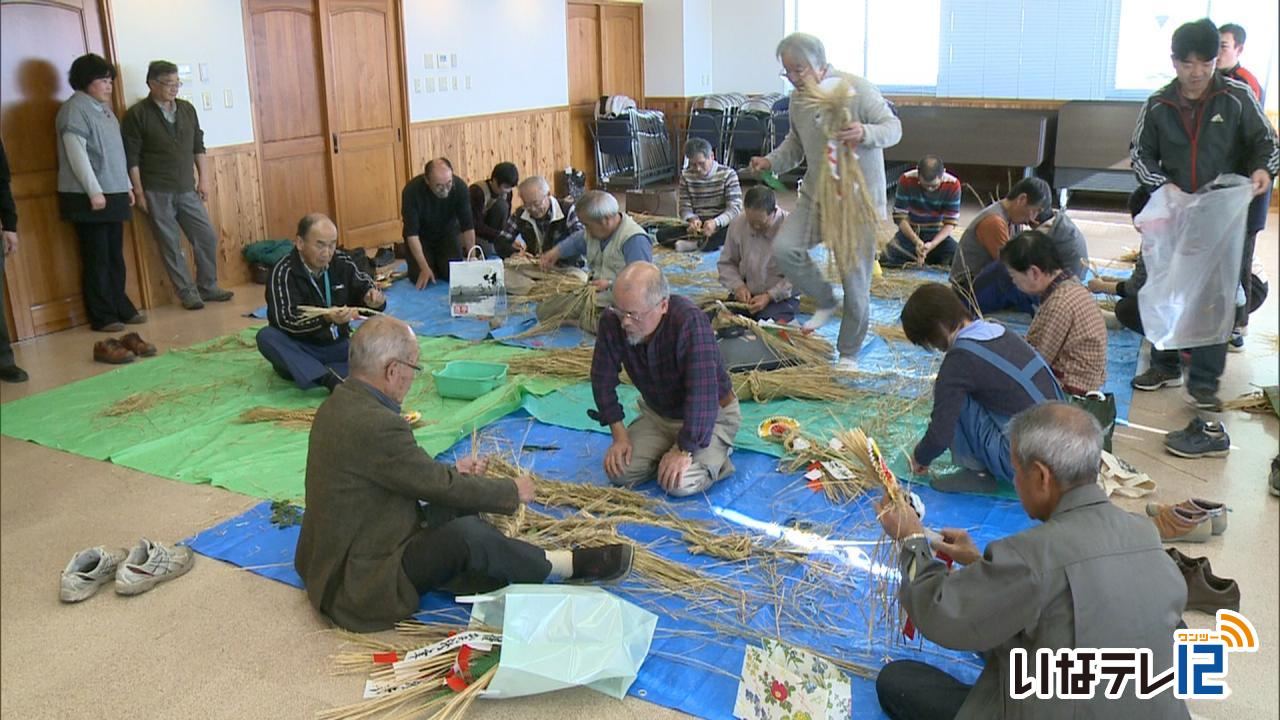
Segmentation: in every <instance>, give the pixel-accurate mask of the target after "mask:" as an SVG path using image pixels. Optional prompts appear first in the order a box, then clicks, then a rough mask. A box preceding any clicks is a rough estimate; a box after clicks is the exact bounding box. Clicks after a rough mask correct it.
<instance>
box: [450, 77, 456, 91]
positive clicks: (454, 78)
mask: <svg viewBox="0 0 1280 720" xmlns="http://www.w3.org/2000/svg"><path fill="white" fill-rule="evenodd" d="M449 80H450V83H449V84H450V85H452V86H453V89H454V90H457V89H458V76H457V75H454V76H452V77H450V78H449Z"/></svg>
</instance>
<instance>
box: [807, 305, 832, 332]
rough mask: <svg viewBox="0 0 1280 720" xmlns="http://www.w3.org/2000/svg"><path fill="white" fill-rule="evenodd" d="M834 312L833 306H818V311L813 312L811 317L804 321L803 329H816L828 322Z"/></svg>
mask: <svg viewBox="0 0 1280 720" xmlns="http://www.w3.org/2000/svg"><path fill="white" fill-rule="evenodd" d="M835 314H836V309H835V308H833V307H830V308H819V309H818V311H817V312H815V313H814V314H813V317H811V318H809V319H808V320H807V321H805V324H804V326H803V327H804V329H805V330H817V329H818V328H820V327H822V326H823V325H826V324H827V323H828V322H831V317H832V316H833V315H835Z"/></svg>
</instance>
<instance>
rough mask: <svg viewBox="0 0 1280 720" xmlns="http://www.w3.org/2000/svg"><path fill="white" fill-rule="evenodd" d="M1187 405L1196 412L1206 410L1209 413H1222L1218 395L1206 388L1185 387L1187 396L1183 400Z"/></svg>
mask: <svg viewBox="0 0 1280 720" xmlns="http://www.w3.org/2000/svg"><path fill="white" fill-rule="evenodd" d="M1184 399H1185V400H1186V401H1187V404H1188V405H1190V406H1191V407H1193V408H1196V409H1198V410H1207V411H1209V412H1222V401H1221V400H1219V399H1218V394H1217V393H1216V392H1214V391H1213V390H1209V389H1208V388H1198V387H1191V386H1190V385H1188V386H1187V394H1186V397H1185V398H1184Z"/></svg>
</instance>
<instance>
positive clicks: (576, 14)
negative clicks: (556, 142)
mask: <svg viewBox="0 0 1280 720" xmlns="http://www.w3.org/2000/svg"><path fill="white" fill-rule="evenodd" d="M567 14H568V25H569V26H568V38H569V127H570V145H569V158H570V162H572V164H573V166H574V167H576V168H579V169H580V170H582V171H583V172H584V173H586V174H587V182H588V184H590V185H594V184H595V177H596V173H595V168H596V156H595V145H594V139H593V138H592V136H591V125H592V122H593V121H594V119H595V105H596V101H597V100H599V99H600V88H601V87H602V83H601V81H600V75H601V72H602V70H603V67H602V64H601V56H600V7H599V6H598V5H592V4H578V3H569V6H568V8H567Z"/></svg>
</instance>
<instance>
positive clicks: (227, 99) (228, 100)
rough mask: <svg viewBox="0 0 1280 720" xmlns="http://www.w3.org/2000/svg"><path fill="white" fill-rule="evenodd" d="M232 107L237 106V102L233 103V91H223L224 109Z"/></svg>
mask: <svg viewBox="0 0 1280 720" xmlns="http://www.w3.org/2000/svg"><path fill="white" fill-rule="evenodd" d="M232 105H235V102H233V101H232V97H231V91H230V90H223V91H222V106H223V107H231V106H232Z"/></svg>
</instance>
